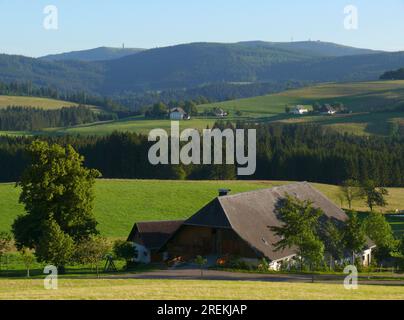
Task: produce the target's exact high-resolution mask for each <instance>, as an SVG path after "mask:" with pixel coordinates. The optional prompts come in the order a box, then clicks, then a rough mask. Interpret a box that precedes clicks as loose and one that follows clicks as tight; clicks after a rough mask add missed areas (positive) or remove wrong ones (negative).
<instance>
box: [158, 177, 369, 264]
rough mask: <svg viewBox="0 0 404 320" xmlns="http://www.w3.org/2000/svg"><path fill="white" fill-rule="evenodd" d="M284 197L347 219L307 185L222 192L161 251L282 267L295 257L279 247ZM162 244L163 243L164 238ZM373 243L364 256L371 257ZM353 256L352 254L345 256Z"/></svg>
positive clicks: (331, 216) (365, 259)
mask: <svg viewBox="0 0 404 320" xmlns="http://www.w3.org/2000/svg"><path fill="white" fill-rule="evenodd" d="M286 195H290V196H293V197H296V198H298V199H300V200H309V201H311V202H312V203H313V206H315V207H317V208H320V209H322V210H323V211H324V213H325V215H326V217H327V218H329V219H334V220H337V221H340V222H341V223H343V222H344V221H346V220H347V219H348V216H347V215H346V214H345V212H344V211H343V210H341V209H340V208H338V207H337V206H336V205H334V203H332V202H331V201H330V200H329V199H327V198H326V197H325V196H324V195H323V194H321V193H320V192H319V191H317V190H316V189H314V188H313V187H312V186H311V185H310V184H308V183H295V184H291V185H287V186H281V187H276V188H272V189H265V190H259V191H252V192H246V193H241V194H236V195H227V194H226V193H225V192H223V191H221V195H220V196H219V197H217V198H216V199H214V200H212V201H211V202H210V203H208V204H207V205H206V206H205V207H204V208H202V209H201V210H199V211H198V212H197V213H196V214H195V215H193V216H192V217H191V218H189V219H188V220H186V221H184V222H183V223H181V225H180V226H179V227H178V228H177V229H176V230H175V231H174V232H173V233H172V234H171V236H170V237H169V238H168V239H167V241H166V242H165V243H164V245H162V246H161V248H160V250H159V252H161V253H163V255H164V256H165V257H170V258H176V257H182V259H183V260H186V261H187V260H191V259H193V258H194V257H196V256H198V255H200V256H204V257H208V258H209V260H212V261H215V260H216V259H219V258H222V257H225V256H237V257H240V258H241V259H242V260H244V261H246V262H247V263H251V264H257V263H258V262H259V261H260V260H261V259H262V258H266V259H267V260H268V261H270V267H271V268H272V269H274V270H278V269H279V268H280V266H281V264H282V263H284V262H288V261H290V260H292V259H293V258H295V257H296V251H295V249H294V248H290V249H285V250H283V251H277V250H276V249H275V243H277V242H278V241H279V240H280V238H279V237H277V236H276V235H275V233H274V232H273V231H272V229H271V228H272V227H275V226H281V221H280V220H279V218H278V216H277V208H278V207H279V204H280V203H281V201H282V200H283V199H284V198H285V196H286ZM160 243H161V242H160ZM373 247H374V246H373V244H372V243H371V242H370V241H369V244H368V248H367V249H366V251H364V252H363V254H362V256H361V258H362V260H363V263H364V264H365V265H367V264H369V263H370V261H371V253H372V248H373ZM347 257H349V254H348V255H347Z"/></svg>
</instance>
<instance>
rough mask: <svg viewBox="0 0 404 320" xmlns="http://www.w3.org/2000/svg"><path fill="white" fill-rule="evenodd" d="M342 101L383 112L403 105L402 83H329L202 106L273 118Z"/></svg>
mask: <svg viewBox="0 0 404 320" xmlns="http://www.w3.org/2000/svg"><path fill="white" fill-rule="evenodd" d="M336 101H338V102H342V103H344V104H345V105H346V106H347V107H348V108H349V109H351V110H352V111H354V112H369V111H372V110H384V109H386V108H388V107H392V106H395V105H397V104H399V103H403V102H404V80H403V81H373V82H357V83H326V84H321V85H317V86H312V87H306V88H301V89H296V90H288V91H284V92H281V93H276V94H270V95H266V96H260V97H254V98H247V99H240V100H233V101H226V102H221V103H211V104H207V105H201V106H200V108H201V109H211V108H213V107H221V108H223V109H226V110H232V111H236V110H239V111H242V112H243V113H245V114H247V115H251V116H257V117H261V116H263V115H267V116H271V115H272V116H273V115H278V114H280V113H284V112H285V107H286V106H292V105H296V104H302V105H308V106H311V105H312V104H313V103H314V102H319V103H333V102H336Z"/></svg>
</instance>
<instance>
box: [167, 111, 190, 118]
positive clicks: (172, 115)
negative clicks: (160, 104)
mask: <svg viewBox="0 0 404 320" xmlns="http://www.w3.org/2000/svg"><path fill="white" fill-rule="evenodd" d="M170 119H171V120H190V119H191V117H190V116H189V115H188V114H187V113H186V112H185V111H184V109H182V108H174V109H171V110H170Z"/></svg>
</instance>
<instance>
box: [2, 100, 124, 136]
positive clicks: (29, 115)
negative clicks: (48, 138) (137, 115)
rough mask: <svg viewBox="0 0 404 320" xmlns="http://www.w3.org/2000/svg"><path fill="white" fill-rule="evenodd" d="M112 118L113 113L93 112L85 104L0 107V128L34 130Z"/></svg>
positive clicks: (113, 116) (114, 117)
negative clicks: (57, 107)
mask: <svg viewBox="0 0 404 320" xmlns="http://www.w3.org/2000/svg"><path fill="white" fill-rule="evenodd" d="M114 119H116V116H115V115H114V114H109V113H105V112H95V111H93V110H91V109H90V108H88V107H85V106H77V107H63V108H61V109H54V110H44V109H41V108H31V107H17V106H14V107H7V108H5V109H0V130H1V131H36V130H41V129H44V128H57V127H71V126H76V125H80V124H85V123H93V122H97V121H107V120H114Z"/></svg>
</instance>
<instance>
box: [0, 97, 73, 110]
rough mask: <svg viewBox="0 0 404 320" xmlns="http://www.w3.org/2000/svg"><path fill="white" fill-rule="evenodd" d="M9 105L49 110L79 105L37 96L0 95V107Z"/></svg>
mask: <svg viewBox="0 0 404 320" xmlns="http://www.w3.org/2000/svg"><path fill="white" fill-rule="evenodd" d="M8 106H19V107H36V108H41V109H47V110H49V109H61V108H62V107H73V106H77V103H74V102H68V101H63V100H56V99H48V98H37V97H19V96H0V108H6V107H8Z"/></svg>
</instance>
